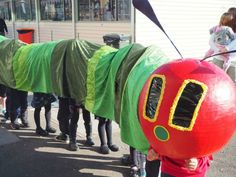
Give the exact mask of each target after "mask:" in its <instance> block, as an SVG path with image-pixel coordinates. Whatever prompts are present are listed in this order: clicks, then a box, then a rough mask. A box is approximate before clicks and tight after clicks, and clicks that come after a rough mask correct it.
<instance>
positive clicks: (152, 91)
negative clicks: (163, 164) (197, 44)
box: [139, 59, 236, 159]
mask: <svg viewBox="0 0 236 177" xmlns="http://www.w3.org/2000/svg"><path fill="white" fill-rule="evenodd" d="M139 119H140V122H141V125H142V128H143V131H144V134H145V135H146V137H147V139H148V141H149V143H150V145H151V146H152V147H153V148H154V149H155V150H156V151H157V152H158V153H159V154H161V155H166V156H169V157H172V158H178V159H185V158H190V157H200V156H204V155H208V154H211V153H213V152H215V151H217V150H219V149H220V148H222V147H223V146H224V145H225V144H226V143H227V142H228V140H229V139H230V137H231V136H232V135H233V133H234V131H235V128H236V90H235V85H234V83H233V82H232V80H231V79H230V78H229V77H228V76H227V75H226V74H225V73H224V71H223V70H221V69H220V68H218V67H217V66H215V65H213V64H210V63H208V62H206V61H199V60H195V59H186V60H176V61H173V62H170V63H168V64H165V65H162V66H161V67H159V68H158V69H156V70H155V71H154V72H153V73H152V75H151V76H150V77H149V79H148V80H147V82H146V84H145V86H144V88H143V89H142V92H141V95H140V98H139Z"/></svg>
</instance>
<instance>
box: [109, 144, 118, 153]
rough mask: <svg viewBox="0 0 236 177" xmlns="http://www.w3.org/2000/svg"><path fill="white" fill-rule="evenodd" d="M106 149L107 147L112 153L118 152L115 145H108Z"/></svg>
mask: <svg viewBox="0 0 236 177" xmlns="http://www.w3.org/2000/svg"><path fill="white" fill-rule="evenodd" d="M108 147H109V149H110V150H111V151H113V152H117V151H119V147H118V146H116V145H115V144H112V145H109V146H108Z"/></svg>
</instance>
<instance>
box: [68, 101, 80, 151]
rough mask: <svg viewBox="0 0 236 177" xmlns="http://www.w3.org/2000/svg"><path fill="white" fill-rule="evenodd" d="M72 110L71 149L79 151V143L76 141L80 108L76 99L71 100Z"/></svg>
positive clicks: (70, 127) (70, 125) (70, 126)
mask: <svg viewBox="0 0 236 177" xmlns="http://www.w3.org/2000/svg"><path fill="white" fill-rule="evenodd" d="M70 111H71V119H70V124H69V139H70V142H69V150H71V151H77V149H78V145H77V143H76V133H77V127H78V120H79V109H78V108H77V106H76V103H75V100H71V101H70Z"/></svg>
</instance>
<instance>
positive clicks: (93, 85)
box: [85, 46, 117, 119]
mask: <svg viewBox="0 0 236 177" xmlns="http://www.w3.org/2000/svg"><path fill="white" fill-rule="evenodd" d="M116 51H117V49H114V48H112V47H109V46H103V47H101V49H99V50H98V51H96V52H95V54H94V56H93V57H92V58H91V59H90V60H89V62H88V70H87V74H88V77H87V96H86V101H85V107H86V109H87V110H89V111H90V112H92V113H95V112H96V115H99V116H101V113H100V111H99V110H97V109H96V107H95V106H96V105H97V104H98V103H97V102H96V101H97V100H98V99H97V96H99V97H102V94H100V95H99V93H97V92H98V91H99V90H98V89H99V88H98V86H97V85H100V86H101V88H100V89H102V90H104V88H103V85H106V83H108V82H109V81H108V80H106V77H107V75H108V70H107V68H108V69H109V66H110V64H111V62H112V58H113V56H114V55H115V53H116ZM100 60H103V61H102V62H101V61H100ZM98 63H100V65H99V66H104V67H102V68H101V67H100V68H101V70H100V73H98V72H97V70H98V69H97V68H99V67H98V66H97V65H98ZM98 78H100V79H98ZM97 80H100V82H99V81H98V82H96V81H97ZM98 83H99V84H98ZM104 87H105V86H104ZM103 93H105V92H103ZM106 93H107V94H109V92H108V91H106ZM109 99H111V98H109ZM101 101H106V99H105V98H104V99H101ZM108 103H111V101H108ZM106 106H111V105H107V104H106ZM110 111H111V110H109V108H108V109H107V110H106V112H105V113H104V112H103V113H102V115H103V116H104V117H108V114H109V112H110ZM112 117H114V116H109V118H110V119H112Z"/></svg>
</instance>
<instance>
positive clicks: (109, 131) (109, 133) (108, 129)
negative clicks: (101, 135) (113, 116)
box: [106, 119, 119, 152]
mask: <svg viewBox="0 0 236 177" xmlns="http://www.w3.org/2000/svg"><path fill="white" fill-rule="evenodd" d="M106 134H107V145H108V147H109V149H110V150H111V151H113V152H117V151H118V150H119V147H118V146H117V145H115V144H113V143H112V121H111V120H109V119H106Z"/></svg>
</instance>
